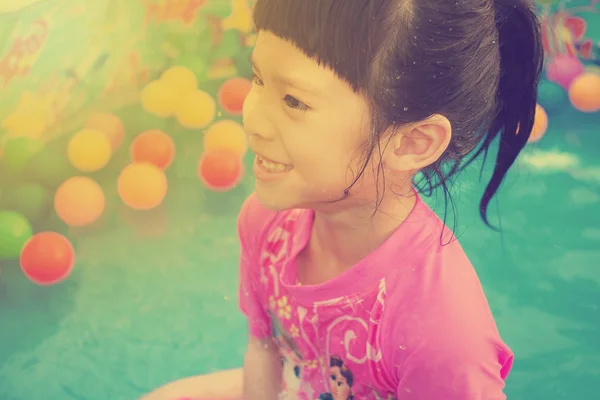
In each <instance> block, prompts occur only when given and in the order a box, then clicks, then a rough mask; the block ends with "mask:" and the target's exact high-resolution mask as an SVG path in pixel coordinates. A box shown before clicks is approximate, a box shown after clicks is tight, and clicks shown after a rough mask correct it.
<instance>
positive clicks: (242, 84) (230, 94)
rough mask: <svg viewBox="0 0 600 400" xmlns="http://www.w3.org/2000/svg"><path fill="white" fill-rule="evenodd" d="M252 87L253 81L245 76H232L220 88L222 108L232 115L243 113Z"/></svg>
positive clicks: (219, 97)
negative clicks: (245, 101)
mask: <svg viewBox="0 0 600 400" xmlns="http://www.w3.org/2000/svg"><path fill="white" fill-rule="evenodd" d="M251 88H252V83H251V82H250V81H249V80H248V79H244V78H231V79H229V80H228V81H226V82H225V83H223V85H221V88H220V89H219V93H218V94H217V98H218V100H219V104H220V105H221V108H223V110H225V111H226V112H228V113H229V114H232V115H242V109H243V107H244V100H246V96H248V93H249V92H250V89H251Z"/></svg>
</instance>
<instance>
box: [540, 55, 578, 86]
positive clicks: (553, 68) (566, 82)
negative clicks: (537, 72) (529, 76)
mask: <svg viewBox="0 0 600 400" xmlns="http://www.w3.org/2000/svg"><path fill="white" fill-rule="evenodd" d="M583 72H584V67H583V64H582V62H581V61H579V59H578V58H577V57H571V56H568V55H565V54H561V55H558V56H556V57H555V58H554V59H553V60H552V61H550V63H549V64H548V67H547V70H546V73H547V75H548V79H549V80H550V81H551V82H554V83H556V84H558V85H560V86H562V87H563V88H564V89H565V90H569V87H570V86H571V83H573V80H574V79H575V78H577V77H578V76H579V75H581V74H582V73H583Z"/></svg>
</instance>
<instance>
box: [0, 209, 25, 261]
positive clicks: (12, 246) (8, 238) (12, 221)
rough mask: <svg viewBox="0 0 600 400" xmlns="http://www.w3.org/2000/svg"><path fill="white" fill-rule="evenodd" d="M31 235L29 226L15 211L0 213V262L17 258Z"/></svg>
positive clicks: (2, 211)
mask: <svg viewBox="0 0 600 400" xmlns="http://www.w3.org/2000/svg"><path fill="white" fill-rule="evenodd" d="M32 234H33V231H32V228H31V224H30V223H29V221H27V218H25V217H24V216H23V215H22V214H19V213H18V212H15V211H8V210H1V211H0V260H14V259H17V258H18V257H19V254H20V253H21V249H22V248H23V245H25V243H26V242H27V240H28V239H29V238H30V237H31V235H32Z"/></svg>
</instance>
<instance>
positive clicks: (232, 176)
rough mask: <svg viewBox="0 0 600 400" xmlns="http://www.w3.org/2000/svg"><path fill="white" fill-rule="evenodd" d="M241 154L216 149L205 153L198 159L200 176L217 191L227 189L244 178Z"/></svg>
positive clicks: (203, 181) (208, 185)
mask: <svg viewBox="0 0 600 400" xmlns="http://www.w3.org/2000/svg"><path fill="white" fill-rule="evenodd" d="M243 168H244V167H243V164H242V159H241V158H240V156H239V155H238V154H237V153H236V152H234V151H231V150H226V149H215V150H211V151H208V152H206V153H204V155H203V156H202V157H201V158H200V161H198V170H197V172H198V178H200V180H201V181H202V183H204V184H205V185H206V186H207V187H209V188H210V189H212V190H215V191H227V190H230V189H232V188H233V187H235V186H236V185H237V184H238V183H239V182H240V180H241V179H242V173H243Z"/></svg>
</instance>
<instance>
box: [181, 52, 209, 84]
mask: <svg viewBox="0 0 600 400" xmlns="http://www.w3.org/2000/svg"><path fill="white" fill-rule="evenodd" d="M174 64H175V65H180V66H182V67H187V68H189V69H190V70H191V71H192V72H193V73H194V74H195V75H196V78H197V79H198V83H199V84H201V83H202V82H204V81H206V78H207V75H208V62H206V59H205V58H204V57H199V56H196V55H193V54H186V55H184V56H182V57H180V58H178V59H177V60H176V62H175V63H174Z"/></svg>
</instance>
